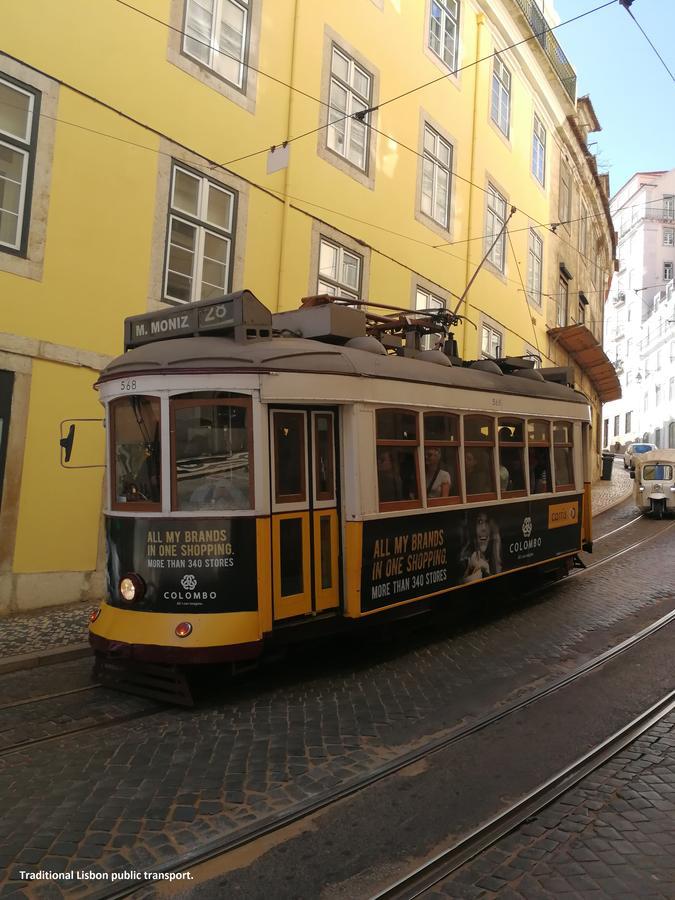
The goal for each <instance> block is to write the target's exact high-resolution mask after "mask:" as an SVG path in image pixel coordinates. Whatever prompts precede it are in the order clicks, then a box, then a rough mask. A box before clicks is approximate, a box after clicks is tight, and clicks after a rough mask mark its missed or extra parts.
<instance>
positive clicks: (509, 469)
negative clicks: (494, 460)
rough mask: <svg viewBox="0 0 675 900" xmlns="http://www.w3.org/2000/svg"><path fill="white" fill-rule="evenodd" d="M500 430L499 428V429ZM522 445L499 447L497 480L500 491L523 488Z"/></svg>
mask: <svg viewBox="0 0 675 900" xmlns="http://www.w3.org/2000/svg"><path fill="white" fill-rule="evenodd" d="M500 431H501V429H500ZM523 460H524V451H523V448H522V447H509V446H508V445H506V444H500V447H499V481H500V484H501V489H502V491H524V490H525V465H524V462H523Z"/></svg>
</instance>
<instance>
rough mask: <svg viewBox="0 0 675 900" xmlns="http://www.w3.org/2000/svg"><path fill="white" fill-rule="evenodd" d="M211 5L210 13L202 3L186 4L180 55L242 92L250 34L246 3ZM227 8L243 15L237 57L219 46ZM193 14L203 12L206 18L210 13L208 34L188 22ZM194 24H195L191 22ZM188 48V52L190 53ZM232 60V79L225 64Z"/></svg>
mask: <svg viewBox="0 0 675 900" xmlns="http://www.w3.org/2000/svg"><path fill="white" fill-rule="evenodd" d="M206 2H207V3H208V2H210V3H211V10H210V11H209V10H207V9H205V8H204V0H202V2H199V0H186V2H185V21H184V27H183V32H184V34H183V43H182V48H183V53H185V55H186V56H189V57H190V59H194V60H195V61H196V62H198V63H200V64H201V65H203V66H206V67H207V68H208V69H210V70H211V71H212V72H215V73H216V74H217V75H218V76H219V77H220V78H222V79H223V80H224V81H227V82H228V83H229V84H233V85H234V86H235V87H237V88H240V89H242V90H243V89H244V88H245V84H246V68H247V66H246V61H247V59H248V53H249V43H250V34H251V27H250V23H251V15H250V3H249V0H206ZM226 8H232V9H236V10H238V11H239V12H241V13H242V14H243V19H244V24H243V32H242V33H241V51H240V53H239V55H238V56H235V55H234V54H232V53H230V52H229V51H228V50H224V49H222V48H221V46H220V35H221V33H222V23H223V11H224V10H225V9H226ZM194 10H202V12H205V13H206V14H207V15H208V13H209V12H210V13H211V22H210V24H209V28H208V34H206V32H205V31H201V32H200V30H199V29H198V28H197V27H196V25H195V24H191V22H190V13H191V12H192V11H194ZM193 21H194V20H193ZM190 48H191V49H190ZM231 60H235V61H237V62H238V63H239V65H238V67H237V74H236V77H234V78H232V77H231V76H230V74H229V73H228V72H227V70H226V68H225V65H224V63H225V61H228V62H229V61H231Z"/></svg>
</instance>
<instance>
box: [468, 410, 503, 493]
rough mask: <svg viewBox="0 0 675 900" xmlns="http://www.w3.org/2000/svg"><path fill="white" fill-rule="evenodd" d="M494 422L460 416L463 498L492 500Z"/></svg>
mask: <svg viewBox="0 0 675 900" xmlns="http://www.w3.org/2000/svg"><path fill="white" fill-rule="evenodd" d="M494 452H495V423H494V419H491V418H489V416H465V417H464V472H465V478H466V499H467V500H468V502H469V503H472V502H474V501H476V500H493V499H495V498H496V496H497V488H496V486H495V463H494Z"/></svg>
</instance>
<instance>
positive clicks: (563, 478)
mask: <svg viewBox="0 0 675 900" xmlns="http://www.w3.org/2000/svg"><path fill="white" fill-rule="evenodd" d="M553 459H554V462H555V485H556V487H561V486H562V485H568V484H574V472H573V469H572V448H571V447H556V448H555V449H554V451H553Z"/></svg>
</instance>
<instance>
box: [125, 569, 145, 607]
mask: <svg viewBox="0 0 675 900" xmlns="http://www.w3.org/2000/svg"><path fill="white" fill-rule="evenodd" d="M119 591H120V597H121V598H122V600H124V602H125V603H136V601H138V600H141V599H142V598H143V595H144V594H145V582H144V581H143V579H142V578H141V577H140V575H136V574H134V573H132V574H130V575H125V576H124V578H121V579H120V585H119Z"/></svg>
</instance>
